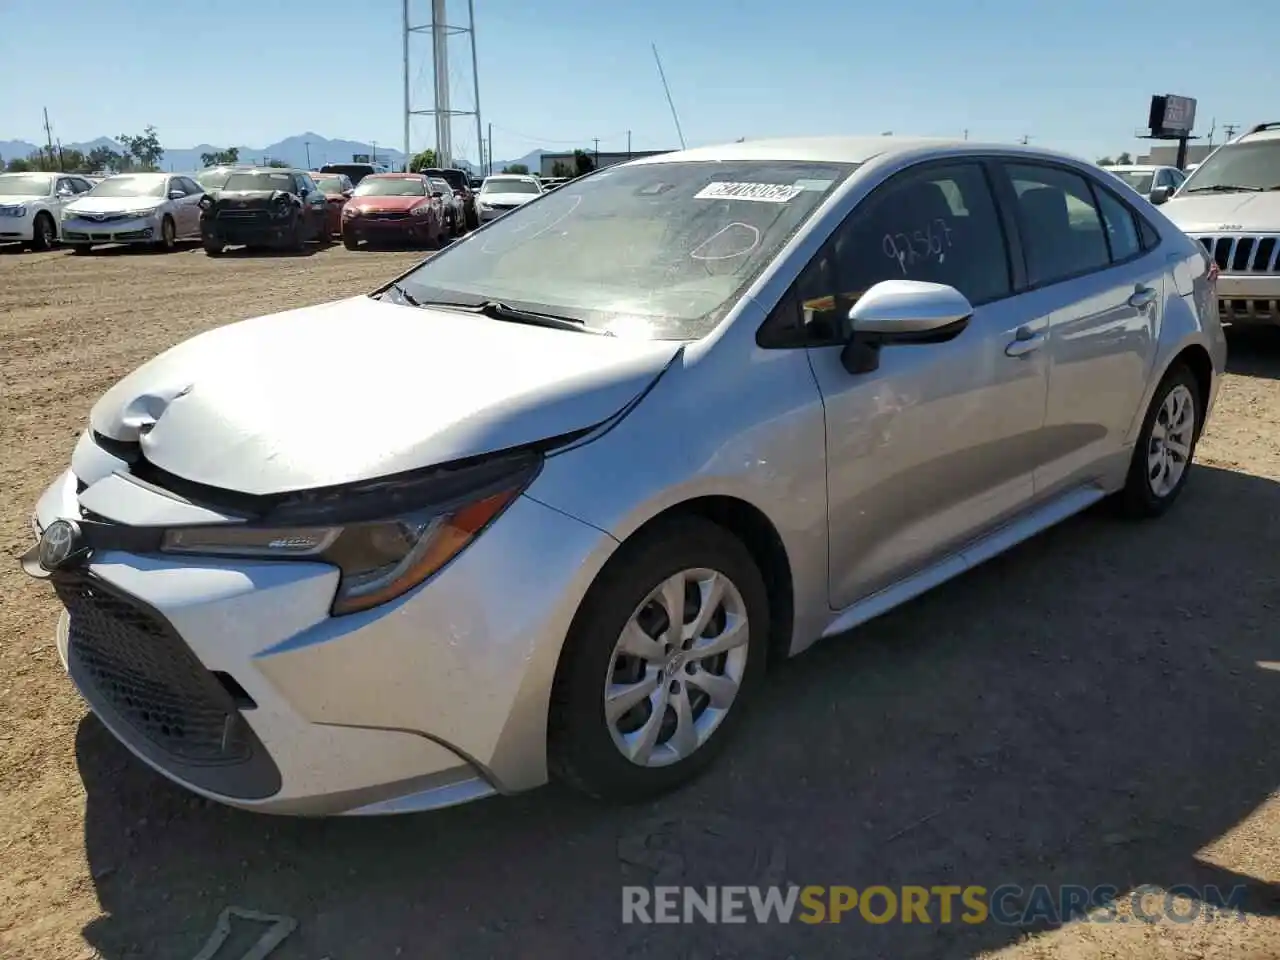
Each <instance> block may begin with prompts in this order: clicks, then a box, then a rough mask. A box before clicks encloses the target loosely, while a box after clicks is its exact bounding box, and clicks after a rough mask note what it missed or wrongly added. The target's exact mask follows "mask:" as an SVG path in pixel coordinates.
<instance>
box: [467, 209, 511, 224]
mask: <svg viewBox="0 0 1280 960" xmlns="http://www.w3.org/2000/svg"><path fill="white" fill-rule="evenodd" d="M477 209H478V211H479V214H480V222H481V223H488V222H489V221H490V220H497V219H498V218H499V217H500V216H502V215H503V214H504V213H510V212H511V211H512V210H516V209H518V207H488V206H485V207H479V208H477Z"/></svg>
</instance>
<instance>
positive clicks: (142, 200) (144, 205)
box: [62, 173, 204, 253]
mask: <svg viewBox="0 0 1280 960" xmlns="http://www.w3.org/2000/svg"><path fill="white" fill-rule="evenodd" d="M203 196H204V190H203V189H202V188H201V187H200V185H199V184H198V183H196V182H195V181H194V180H192V179H191V178H189V177H184V176H181V175H180V174H171V173H122V174H118V175H116V176H114V177H107V179H105V180H103V181H102V182H101V183H100V184H98V185H97V186H96V187H94V188H93V189H92V190H90V191H89V193H88V194H86V195H85V196H83V197H81V198H80V199H78V200H76V201H75V202H74V203H69V204H67V205H66V207H64V208H63V210H62V242H63V243H65V244H68V245H69V246H70V247H71V249H72V250H74V251H75V252H76V253H88V252H89V251H90V250H91V249H92V248H93V245H94V244H102V243H142V244H147V245H154V246H156V247H158V248H159V249H161V250H172V249H174V247H175V246H176V245H177V243H178V241H179V240H199V239H200V199H201V197H203Z"/></svg>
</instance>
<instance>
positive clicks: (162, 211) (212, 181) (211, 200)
mask: <svg viewBox="0 0 1280 960" xmlns="http://www.w3.org/2000/svg"><path fill="white" fill-rule="evenodd" d="M338 167H342V168H343V169H341V170H340V169H337V168H338ZM348 167H350V168H351V169H350V171H347V169H346V168H348ZM364 167H368V168H369V169H363V168H364ZM500 179H505V178H500ZM516 179H521V180H530V181H531V182H534V181H532V178H516ZM529 189H530V191H531V193H530V195H529V196H527V197H526V199H531V198H532V190H533V189H534V188H529ZM490 192H491V193H492V191H490ZM514 205H515V203H514V202H513V203H504V204H503V205H502V209H508V208H510V207H512V206H514ZM479 210H480V205H479V204H478V202H477V192H476V191H474V190H473V189H472V185H471V178H470V177H469V176H468V175H467V174H466V173H465V172H464V171H462V170H449V169H433V170H428V171H424V172H422V173H389V172H379V171H377V170H375V169H373V168H372V165H370V164H364V165H361V164H347V165H342V164H338V165H326V167H325V168H322V169H321V170H319V171H307V170H299V169H288V168H276V167H259V166H254V165H251V164H229V165H219V166H214V167H209V168H207V169H205V170H201V171H199V172H198V173H193V174H180V173H123V174H116V175H113V176H109V177H105V178H91V177H88V176H82V175H79V174H68V173H9V174H0V242H6V241H8V242H16V243H21V244H25V245H27V246H29V247H31V248H32V249H35V250H47V249H49V248H51V247H53V246H54V245H55V244H57V243H59V242H60V243H62V244H63V245H65V246H68V247H70V248H71V249H72V250H73V251H74V252H75V253H77V254H82V253H87V252H89V251H90V250H92V249H93V247H94V246H97V245H103V244H143V245H150V246H155V247H157V248H159V249H162V250H172V249H174V248H175V246H176V245H177V244H178V243H180V242H182V241H199V242H201V243H202V244H203V246H204V248H205V251H206V252H207V253H208V254H209V255H211V256H217V255H218V254H220V253H222V252H223V251H224V250H225V249H226V248H227V247H228V246H245V247H249V248H267V247H272V248H288V249H299V248H301V247H302V246H303V245H304V244H306V243H308V242H318V243H329V242H331V241H332V240H333V239H335V238H341V239H342V240H343V242H344V243H345V245H346V246H347V247H349V248H355V247H358V246H359V245H360V244H361V243H369V242H377V241H380V240H387V241H393V240H394V241H398V242H415V243H421V244H423V245H426V246H435V245H439V244H441V243H443V242H445V241H447V240H449V239H451V238H454V237H457V236H461V235H462V234H463V233H465V232H466V231H467V230H468V229H471V228H474V227H477V226H479V224H480V222H481V218H480V213H479ZM486 219H488V218H487V217H486Z"/></svg>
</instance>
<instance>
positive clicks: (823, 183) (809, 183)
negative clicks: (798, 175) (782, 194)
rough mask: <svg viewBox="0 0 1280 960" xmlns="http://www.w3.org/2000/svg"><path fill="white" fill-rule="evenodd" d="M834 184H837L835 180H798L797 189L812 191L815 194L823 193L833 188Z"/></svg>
mask: <svg viewBox="0 0 1280 960" xmlns="http://www.w3.org/2000/svg"><path fill="white" fill-rule="evenodd" d="M833 183H835V181H834V180H797V181H796V189H798V190H812V191H814V192H815V193H821V192H822V191H823V190H825V189H827V187H829V186H831V184H833Z"/></svg>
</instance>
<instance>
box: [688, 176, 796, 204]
mask: <svg viewBox="0 0 1280 960" xmlns="http://www.w3.org/2000/svg"><path fill="white" fill-rule="evenodd" d="M802 192H804V188H803V187H795V186H788V185H787V184H783V183H729V182H727V181H723V180H721V181H715V182H712V183H708V184H707V185H706V186H705V187H703V188H702V189H701V190H699V191H698V192H697V193H695V194H694V195H693V196H694V199H696V200H754V201H756V202H757V203H786V202H787V201H788V200H793V199H795V198H796V197H798V196H799V195H800V194H801V193H802Z"/></svg>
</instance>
